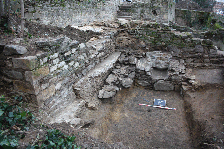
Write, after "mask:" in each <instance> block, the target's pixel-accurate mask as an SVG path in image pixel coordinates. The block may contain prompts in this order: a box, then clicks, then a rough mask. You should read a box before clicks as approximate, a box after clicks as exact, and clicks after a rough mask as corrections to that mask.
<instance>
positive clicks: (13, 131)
mask: <svg viewBox="0 0 224 149" xmlns="http://www.w3.org/2000/svg"><path fill="white" fill-rule="evenodd" d="M14 100H16V102H17V103H18V105H12V104H10V103H9V102H8V101H6V98H5V97H4V96H1V97H0V128H1V129H0V148H4V149H13V148H17V147H18V146H19V142H18V141H19V139H23V138H24V137H25V133H24V131H27V130H29V125H30V124H31V123H32V122H34V119H35V117H34V116H33V114H32V113H31V112H29V111H27V110H24V109H23V108H22V107H21V106H22V97H17V96H16V97H14ZM18 131H20V132H22V133H18ZM75 138H76V137H75V136H66V135H64V134H63V133H61V132H60V131H59V130H56V129H50V130H48V131H47V134H46V136H45V139H44V140H40V138H39V136H38V137H37V138H36V141H35V142H34V143H33V144H32V145H31V144H30V145H28V147H27V149H52V148H54V149H78V148H79V147H77V146H76V144H74V140H75Z"/></svg>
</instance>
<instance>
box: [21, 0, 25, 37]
mask: <svg viewBox="0 0 224 149" xmlns="http://www.w3.org/2000/svg"><path fill="white" fill-rule="evenodd" d="M20 4H21V34H20V37H23V35H24V23H25V18H24V2H23V0H20Z"/></svg>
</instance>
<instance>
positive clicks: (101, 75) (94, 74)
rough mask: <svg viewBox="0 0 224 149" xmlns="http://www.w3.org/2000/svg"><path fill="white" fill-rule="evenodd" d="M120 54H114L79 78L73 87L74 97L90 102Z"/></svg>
mask: <svg viewBox="0 0 224 149" xmlns="http://www.w3.org/2000/svg"><path fill="white" fill-rule="evenodd" d="M120 54H121V53H120V52H115V53H113V54H111V55H110V56H109V57H108V58H106V59H105V60H104V61H103V62H101V63H100V64H98V65H97V66H96V67H95V68H94V69H92V70H90V72H89V73H88V74H87V75H86V76H84V77H83V78H81V79H80V80H79V81H78V82H77V83H75V84H74V85H73V89H74V91H75V93H76V95H77V96H78V97H80V98H82V99H84V100H91V98H92V97H93V96H94V95H95V94H96V90H98V89H99V88H100V87H101V86H103V84H104V80H105V77H106V76H107V75H108V74H109V71H110V70H111V69H112V68H113V67H114V64H115V62H116V61H117V60H118V58H119V56H120Z"/></svg>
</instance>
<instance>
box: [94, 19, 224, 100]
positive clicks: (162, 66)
mask: <svg viewBox="0 0 224 149" xmlns="http://www.w3.org/2000/svg"><path fill="white" fill-rule="evenodd" d="M130 24H132V23H130ZM146 24H147V23H146ZM141 27H142V28H141V29H137V30H134V29H131V30H127V33H123V31H121V32H120V34H118V36H117V39H119V40H117V41H119V42H117V43H116V44H117V45H116V47H117V48H118V49H117V50H120V51H121V52H122V54H121V56H120V58H119V60H118V62H117V63H116V65H115V68H114V69H113V70H112V72H111V74H110V75H109V76H108V77H107V78H106V79H105V85H104V86H103V87H102V89H101V90H99V93H98V97H99V98H111V97H113V96H114V95H115V94H116V92H117V91H118V90H120V89H121V88H128V87H131V86H132V84H134V83H135V85H140V86H144V87H147V88H149V89H154V90H162V91H163V90H166V91H167V90H176V91H180V90H181V86H182V85H183V84H185V85H186V84H191V85H192V86H197V82H196V81H195V78H194V76H192V75H191V74H190V73H191V70H192V69H200V68H205V69H214V68H223V67H224V58H223V56H224V52H223V51H221V50H219V49H217V47H216V46H214V45H213V42H212V41H211V40H209V39H201V38H193V35H192V32H187V30H188V28H183V27H180V28H179V29H180V30H182V31H183V30H185V31H186V32H180V31H177V30H172V31H171V28H172V26H166V25H164V24H148V25H142V26H141ZM155 29H157V30H155ZM120 35H122V36H123V37H121V36H120ZM201 36H203V35H201ZM136 37H137V38H136ZM134 38H136V39H135V40H136V41H134ZM138 38H140V39H141V41H138V40H137V39H138ZM122 39H123V40H122ZM122 42H124V43H122ZM126 42H127V43H128V44H125V43H126ZM131 43H132V44H131ZM134 44H135V45H137V46H134ZM128 46H130V47H128ZM143 51H144V52H143Z"/></svg>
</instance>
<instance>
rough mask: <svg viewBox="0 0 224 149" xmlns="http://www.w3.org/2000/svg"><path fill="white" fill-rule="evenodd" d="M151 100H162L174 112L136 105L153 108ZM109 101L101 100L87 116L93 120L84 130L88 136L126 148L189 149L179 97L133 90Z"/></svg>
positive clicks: (132, 88)
mask: <svg viewBox="0 0 224 149" xmlns="http://www.w3.org/2000/svg"><path fill="white" fill-rule="evenodd" d="M154 98H156V99H164V100H166V101H167V106H168V107H173V108H177V110H176V111H175V110H164V109H158V108H153V107H146V106H139V105H138V104H139V103H145V104H153V100H154ZM144 99H145V100H148V101H149V102H147V101H145V100H144ZM112 100H113V101H111V100H105V101H104V102H103V104H102V105H101V108H100V109H99V110H98V111H97V112H95V113H93V112H92V113H89V114H88V115H89V118H96V119H95V124H94V126H93V127H90V128H89V129H88V130H87V132H88V133H89V134H90V135H91V136H93V137H95V138H99V139H102V140H103V141H105V142H107V143H113V142H123V144H124V145H125V146H128V147H130V148H142V149H143V148H144V149H147V148H182V147H183V146H184V148H192V147H191V141H190V135H189V129H188V123H187V121H186V118H185V111H184V101H183V99H182V97H181V96H180V95H179V93H177V92H173V91H169V92H161V91H153V90H148V89H145V88H142V87H136V86H133V87H131V88H129V89H123V90H121V91H119V92H118V93H117V95H116V96H115V97H114V99H112Z"/></svg>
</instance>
